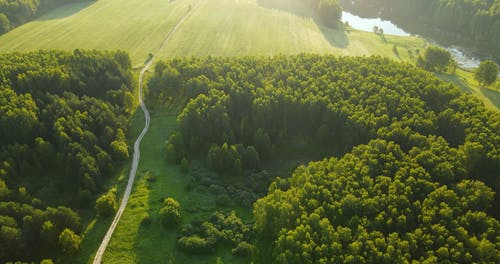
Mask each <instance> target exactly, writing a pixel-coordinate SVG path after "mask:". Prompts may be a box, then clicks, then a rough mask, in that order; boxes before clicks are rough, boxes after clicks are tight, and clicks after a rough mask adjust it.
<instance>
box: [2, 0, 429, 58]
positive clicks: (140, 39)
mask: <svg viewBox="0 0 500 264" xmlns="http://www.w3.org/2000/svg"><path fill="white" fill-rule="evenodd" d="M292 1H293V0H292ZM195 3H196V0H177V1H168V0H129V1H125V2H124V1H119V0H100V1H97V2H85V3H77V4H71V5H66V6H63V7H61V8H58V9H56V10H54V11H52V12H49V13H47V14H45V15H44V16H41V17H40V18H38V19H37V20H35V21H33V22H30V23H27V24H25V25H23V26H20V27H18V28H16V29H14V30H13V31H11V32H9V33H7V34H5V35H2V36H0V52H10V51H26V50H36V49H67V50H72V49H75V48H86V49H100V50H104V49H122V50H125V51H127V52H129V53H130V55H131V57H132V61H133V64H134V65H137V64H140V63H142V62H144V60H145V59H146V58H147V56H148V54H149V53H151V52H155V51H156V50H157V49H158V46H159V45H161V42H162V40H163V37H164V36H165V35H166V34H167V33H168V32H169V31H170V30H171V29H172V28H173V26H174V25H175V24H176V23H177V21H179V20H180V19H181V18H182V17H183V16H184V15H185V14H186V13H187V12H188V11H189V8H190V7H192V6H194V5H195ZM287 3H290V1H288V2H285V0H257V1H256V0H242V1H240V0H206V1H203V2H202V3H200V4H201V6H200V7H199V8H198V9H197V10H195V12H194V13H193V15H192V17H190V18H189V19H188V20H187V21H186V22H185V24H184V25H183V26H182V27H181V28H180V29H179V31H178V32H177V33H176V34H175V36H173V38H172V40H171V41H170V42H169V44H168V45H167V46H166V47H165V49H164V50H163V51H162V52H161V53H160V54H159V55H160V56H159V58H160V59H161V58H172V57H175V56H192V55H197V56H198V55H200V56H205V55H229V56H234V55H274V54H294V53H301V52H307V53H335V54H338V55H371V54H376V55H382V56H387V57H391V58H393V59H398V56H397V55H396V54H394V52H393V51H392V47H393V45H394V44H396V45H397V46H398V48H399V49H400V56H401V59H407V58H408V52H407V49H408V48H409V49H419V48H422V47H424V46H425V41H424V40H422V39H420V38H416V37H393V36H385V37H380V36H377V35H375V34H372V33H370V32H362V31H355V30H353V31H351V32H350V33H345V32H344V31H341V30H331V29H327V28H324V27H321V26H318V24H317V23H316V22H315V20H314V17H313V16H311V15H308V12H303V11H302V13H297V12H295V11H294V10H307V7H304V6H303V5H301V4H300V3H295V4H293V5H290V6H287V5H286V4H287Z"/></svg>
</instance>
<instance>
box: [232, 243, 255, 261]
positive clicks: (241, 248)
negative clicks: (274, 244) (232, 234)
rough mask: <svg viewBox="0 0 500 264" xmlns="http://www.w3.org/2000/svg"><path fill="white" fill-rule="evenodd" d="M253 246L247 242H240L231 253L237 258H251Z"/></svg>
mask: <svg viewBox="0 0 500 264" xmlns="http://www.w3.org/2000/svg"><path fill="white" fill-rule="evenodd" d="M253 248H254V246H253V245H252V244H250V243H248V242H245V241H242V242H240V243H239V244H238V246H236V247H235V248H234V249H233V250H231V253H233V255H236V256H239V257H250V256H252V252H253Z"/></svg>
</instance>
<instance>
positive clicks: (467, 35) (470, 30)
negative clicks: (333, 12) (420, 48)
mask: <svg viewBox="0 0 500 264" xmlns="http://www.w3.org/2000/svg"><path fill="white" fill-rule="evenodd" d="M340 2H341V4H342V7H343V8H344V9H346V10H348V11H351V12H354V13H356V14H359V15H362V16H366V17H373V16H380V17H382V18H385V19H389V20H391V21H393V22H395V23H396V24H398V25H401V26H402V27H403V28H405V29H407V30H408V31H410V32H414V33H418V34H423V35H425V36H432V37H433V38H436V39H439V40H440V41H444V42H446V41H448V42H451V43H453V42H457V41H458V42H460V43H464V44H467V45H470V46H473V47H476V48H480V49H484V50H487V51H488V52H487V53H489V54H491V55H493V56H496V58H497V59H499V55H498V54H500V0H419V1H414V0H357V1H351V0H341V1H340Z"/></svg>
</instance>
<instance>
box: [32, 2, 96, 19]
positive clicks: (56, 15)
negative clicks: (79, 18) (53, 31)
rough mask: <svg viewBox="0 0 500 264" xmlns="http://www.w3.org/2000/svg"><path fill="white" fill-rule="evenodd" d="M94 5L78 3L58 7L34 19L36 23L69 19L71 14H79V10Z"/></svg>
mask: <svg viewBox="0 0 500 264" xmlns="http://www.w3.org/2000/svg"><path fill="white" fill-rule="evenodd" d="M94 3H96V2H95V1H86V2H78V3H74V4H67V5H63V6H60V7H58V8H56V9H53V10H51V11H48V12H47V13H45V14H43V15H41V16H40V17H38V18H37V19H36V21H47V20H54V19H60V18H65V17H69V16H71V15H73V14H76V13H78V12H80V11H81V10H83V9H85V8H87V7H89V6H91V5H92V4H94Z"/></svg>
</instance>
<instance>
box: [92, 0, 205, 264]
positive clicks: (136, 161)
mask: <svg viewBox="0 0 500 264" xmlns="http://www.w3.org/2000/svg"><path fill="white" fill-rule="evenodd" d="M198 6H199V2H198V4H197V5H196V7H194V8H191V6H190V7H189V11H188V12H187V13H186V15H185V16H184V17H183V18H182V19H181V20H180V21H179V22H178V23H177V24H176V25H175V27H174V28H173V29H172V30H171V31H170V32H169V33H168V35H167V36H166V37H165V39H164V40H163V42H162V43H161V45H160V47H159V48H158V50H157V51H156V53H155V55H153V57H152V58H151V59H150V60H149V62H148V63H147V64H146V65H145V66H144V68H142V70H141V73H140V74H139V89H138V97H139V105H140V106H141V109H142V111H143V112H144V117H145V119H146V123H145V124H144V128H143V129H142V131H141V134H139V137H137V139H136V140H135V143H134V157H133V159H132V166H131V168H130V174H129V176H128V183H127V188H126V189H125V193H124V194H123V199H122V202H121V204H120V207H119V208H118V211H117V212H116V215H115V218H114V219H113V222H112V223H111V226H110V227H109V229H108V232H106V235H105V236H104V238H103V239H102V242H101V245H100V246H99V249H97V252H96V254H95V257H94V262H93V264H101V262H102V257H103V255H104V252H105V251H106V247H107V246H108V243H109V241H110V240H111V237H112V236H113V232H114V231H115V228H116V226H117V225H118V222H119V221H120V218H121V217H122V214H123V212H124V211H125V207H127V203H128V200H129V198H130V193H131V192H132V187H133V186H134V180H135V176H136V174H137V168H138V166H139V160H140V158H141V150H140V145H141V141H142V138H143V137H144V136H145V135H146V133H147V132H148V130H149V126H150V123H151V117H150V115H149V111H148V109H147V107H146V104H144V100H143V98H142V87H143V78H144V73H146V71H147V70H148V69H149V68H150V67H151V65H153V61H154V59H155V58H156V54H158V52H159V51H160V50H162V49H163V47H164V46H165V45H166V44H167V42H168V41H169V40H170V38H172V35H173V34H174V33H175V32H176V31H177V29H179V27H180V26H181V25H182V23H184V21H186V19H187V18H188V17H189V16H190V15H191V14H192V13H193V12H194V10H195V9H196V8H197V7H198Z"/></svg>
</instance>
